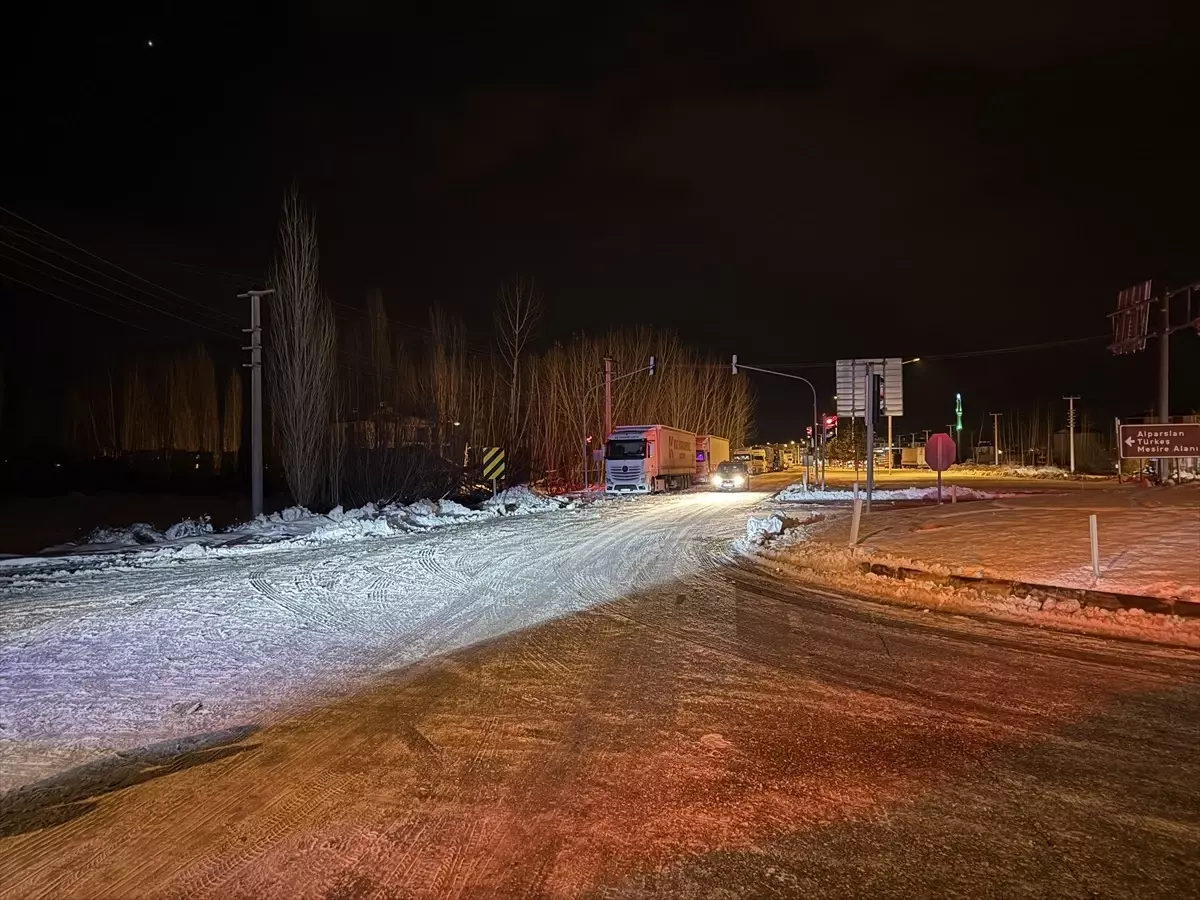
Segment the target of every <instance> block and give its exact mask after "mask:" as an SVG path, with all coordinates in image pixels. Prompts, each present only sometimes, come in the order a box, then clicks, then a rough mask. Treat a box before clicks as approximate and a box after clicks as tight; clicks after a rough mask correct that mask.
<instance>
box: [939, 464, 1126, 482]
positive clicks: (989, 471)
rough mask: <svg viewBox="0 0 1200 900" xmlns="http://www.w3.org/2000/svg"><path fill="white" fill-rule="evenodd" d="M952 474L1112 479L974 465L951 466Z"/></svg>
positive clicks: (1055, 468)
mask: <svg viewBox="0 0 1200 900" xmlns="http://www.w3.org/2000/svg"><path fill="white" fill-rule="evenodd" d="M950 474H952V475H955V474H957V475H972V476H979V477H983V478H987V477H991V478H1043V479H1072V480H1075V481H1088V480H1103V479H1106V478H1108V477H1110V476H1108V475H1085V474H1083V473H1082V472H1074V473H1072V472H1070V471H1068V470H1067V469H1063V468H1061V467H1059V466H981V465H975V464H974V463H964V464H962V465H956V466H951V467H950Z"/></svg>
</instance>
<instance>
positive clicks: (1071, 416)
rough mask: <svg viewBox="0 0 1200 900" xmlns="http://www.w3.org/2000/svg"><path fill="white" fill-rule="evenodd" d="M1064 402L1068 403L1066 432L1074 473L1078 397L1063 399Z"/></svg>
mask: <svg viewBox="0 0 1200 900" xmlns="http://www.w3.org/2000/svg"><path fill="white" fill-rule="evenodd" d="M1063 399H1064V400H1066V401H1068V402H1069V403H1070V406H1069V407H1068V408H1067V430H1068V431H1069V432H1070V435H1071V471H1072V472H1074V471H1075V401H1076V400H1078V399H1079V398H1078V397H1075V396H1071V397H1063Z"/></svg>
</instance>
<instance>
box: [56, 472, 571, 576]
mask: <svg viewBox="0 0 1200 900" xmlns="http://www.w3.org/2000/svg"><path fill="white" fill-rule="evenodd" d="M579 505H580V502H579V501H578V500H573V499H568V498H563V497H549V496H545V495H543V494H538V493H536V492H534V491H531V490H530V489H529V488H528V487H526V486H525V485H518V486H516V487H511V488H508V489H507V490H505V491H501V492H500V493H499V494H497V495H496V496H495V497H493V498H491V499H489V500H487V501H485V502H484V503H482V504H480V505H479V506H478V507H477V508H474V509H472V508H471V507H468V506H464V505H463V504H461V503H459V502H457V501H455V500H418V501H416V502H415V503H409V504H400V503H396V504H388V505H386V506H376V505H375V504H374V503H366V504H364V505H363V506H360V507H356V508H354V509H344V508H343V507H341V506H335V507H334V508H333V509H331V510H330V511H329V512H327V513H314V512H312V511H311V510H308V509H305V508H304V507H302V506H291V507H288V508H287V509H282V510H280V511H279V512H274V513H271V514H270V515H260V516H257V517H255V518H253V519H251V520H250V521H248V522H241V523H238V524H236V525H232V526H230V527H229V528H226V529H223V530H222V531H220V532H217V531H216V530H214V528H213V526H212V523H211V522H210V521H209V519H208V517H207V516H204V517H202V518H200V519H184V520H183V521H182V522H177V523H176V524H174V525H172V526H171V527H170V528H168V529H166V530H165V531H159V530H157V529H156V528H154V527H153V526H152V525H149V524H147V523H145V522H138V523H135V524H133V525H128V526H124V527H121V528H97V529H96V530H94V531H93V532H92V533H91V534H90V535H88V537H87V538H86V539H85V540H84V541H82V542H81V543H79V544H65V545H60V546H56V547H52V548H47V552H54V553H56V554H62V553H64V552H67V553H87V554H91V553H96V552H110V551H121V550H142V549H149V550H152V551H154V554H153V555H154V556H155V557H156V558H157V559H159V560H160V561H163V562H166V561H168V560H173V559H192V558H199V557H203V556H208V555H216V556H229V555H233V554H237V553H246V552H255V551H256V550H261V549H263V548H264V545H271V544H280V543H287V544H336V543H344V542H353V541H360V540H365V539H371V538H384V537H391V536H394V535H400V534H414V533H419V532H423V531H430V530H433V529H435V528H445V527H448V526H452V525H461V524H465V523H468V522H478V521H482V520H484V519H491V518H495V517H497V516H513V515H529V514H532V513H541V512H550V511H552V510H558V509H574V508H576V507H577V506H579Z"/></svg>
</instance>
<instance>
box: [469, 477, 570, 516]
mask: <svg viewBox="0 0 1200 900" xmlns="http://www.w3.org/2000/svg"><path fill="white" fill-rule="evenodd" d="M576 505H577V501H575V500H569V499H567V498H565V497H552V496H548V495H546V494H538V493H535V492H534V491H532V490H530V489H529V487H528V485H524V484H518V485H516V486H515V487H510V488H506V489H505V490H503V491H501V492H500V493H498V494H497V495H496V496H495V497H492V498H491V499H490V500H485V501H484V503H483V506H484V508H485V509H495V510H504V511H505V512H506V513H507V514H508V515H527V514H529V513H535V512H548V511H550V510H555V509H574V508H575V506H576Z"/></svg>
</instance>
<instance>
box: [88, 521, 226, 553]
mask: <svg viewBox="0 0 1200 900" xmlns="http://www.w3.org/2000/svg"><path fill="white" fill-rule="evenodd" d="M212 533H213V527H212V523H211V522H209V520H208V516H201V517H200V518H199V519H184V520H183V521H182V522H176V523H175V524H174V525H172V526H171V527H170V528H168V529H167V530H166V531H159V530H158V529H156V528H155V527H154V526H153V525H149V524H147V523H146V522H135V523H134V524H132V525H127V526H125V527H124V528H96V529H94V530H93V531H92V533H91V534H89V535H88V536H87V537H85V538H84V539H83V541H82V543H84V544H87V545H89V546H96V545H107V546H112V547H137V546H145V545H148V544H161V543H162V542H163V541H177V540H179V539H180V538H190V537H200V536H202V535H206V534H212Z"/></svg>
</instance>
